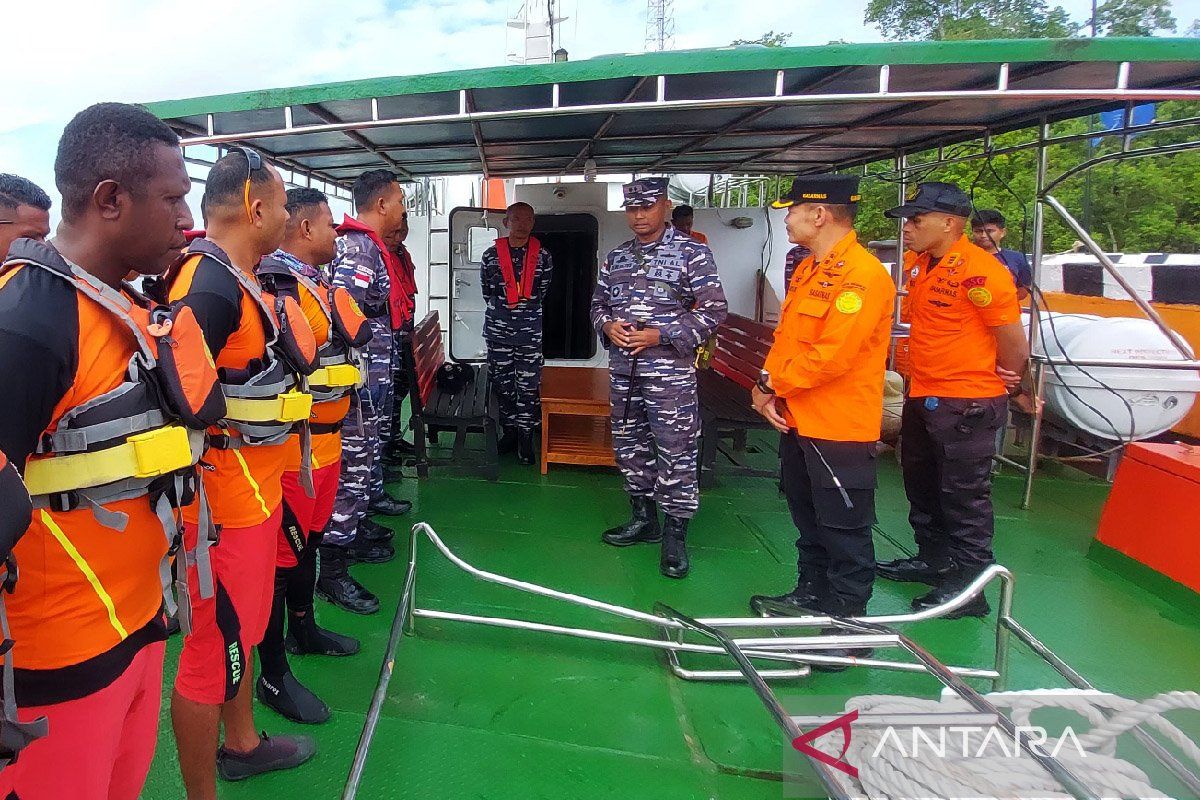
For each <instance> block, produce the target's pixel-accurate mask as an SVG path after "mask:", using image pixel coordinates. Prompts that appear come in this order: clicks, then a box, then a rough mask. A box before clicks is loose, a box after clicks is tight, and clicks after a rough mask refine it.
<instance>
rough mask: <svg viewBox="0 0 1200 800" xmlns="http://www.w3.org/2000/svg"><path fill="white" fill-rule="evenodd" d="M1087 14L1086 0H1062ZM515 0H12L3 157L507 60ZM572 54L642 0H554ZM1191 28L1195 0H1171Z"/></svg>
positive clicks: (792, 23) (752, 12) (708, 2)
mask: <svg viewBox="0 0 1200 800" xmlns="http://www.w3.org/2000/svg"><path fill="white" fill-rule="evenodd" d="M1064 4H1065V5H1066V6H1067V8H1068V10H1069V11H1070V12H1071V13H1072V14H1073V15H1074V16H1075V17H1076V18H1083V17H1085V16H1086V15H1087V13H1088V9H1089V0H1065V2H1064ZM518 5H519V2H518V0H341V2H331V0H250V1H249V2H247V1H246V0H209V2H206V3H197V2H195V0H189V2H166V1H165V0H40V2H39V1H38V0H35V1H34V2H21V3H18V2H8V3H6V4H5V8H4V11H3V19H4V23H5V32H6V33H7V34H8V36H7V37H6V42H5V62H6V70H5V72H6V77H7V78H8V80H6V82H5V86H4V91H3V92H2V93H0V171H10V172H19V173H23V174H26V175H28V176H29V177H31V178H33V179H35V180H38V181H39V182H40V183H42V184H43V185H45V186H47V187H48V188H49V186H50V185H51V184H52V181H51V180H50V176H51V165H52V162H53V153H54V143H55V141H56V140H57V138H58V134H59V132H60V131H61V128H62V125H63V124H65V122H66V121H67V120H68V119H69V118H70V116H71V115H72V114H73V113H74V112H76V111H78V110H79V109H81V108H83V107H85V106H87V105H89V104H91V103H94V102H98V101H101V100H124V101H130V102H144V101H150V100H163V99H173V98H181V97H195V96H200V95H208V94H218V93H223V92H232V91H245V90H253V89H269V88H278V87H285V86H297V85H302V84H307V83H321V82H327V81H337V80H352V79H356V78H368V77H378V76H387V75H399V74H420V73H428V72H440V71H444V70H450V69H459V68H466V67H486V66H492V65H496V64H502V63H504V59H505V53H506V29H505V20H506V19H507V18H508V16H509V15H510V14H512V13H513V12H514V11H515V10H516V7H517V6H518ZM559 5H560V7H561V8H563V9H564V11H563V12H562V13H565V14H566V15H567V16H568V17H569V20H568V21H567V22H566V23H565V25H564V26H563V39H564V42H563V44H565V46H566V47H567V49H568V50H570V52H571V57H572V58H573V59H580V58H589V57H592V56H596V55H603V54H610V53H628V52H638V51H640V50H641V48H642V43H643V39H644V32H645V19H646V17H645V8H646V4H645V2H644V0H560V3H559ZM865 5H866V0H847V1H846V2H842V3H836V4H835V3H829V2H828V0H678V2H676V3H675V9H676V10H675V14H676V47H677V48H680V49H683V48H693V47H718V46H724V45H727V44H729V43H730V42H731V41H732V40H734V39H738V38H743V39H745V38H755V37H757V36H760V35H761V34H763V33H765V32H766V31H768V30H776V31H787V32H791V33H792V40H791V44H794V45H805V44H824V43H825V42H828V41H830V40H834V39H846V40H848V41H876V40H878V39H879V38H880V36H879V33H878V31H875V30H874V29H868V28H866V27H865V26H864V25H863V23H862V18H863V10H864V8H865ZM1175 14H1176V16H1177V17H1178V19H1179V21H1180V23H1181V26H1182V27H1183V28H1186V26H1187V25H1188V24H1190V22H1191V20H1192V19H1194V18H1196V17H1198V16H1200V0H1176V1H1175Z"/></svg>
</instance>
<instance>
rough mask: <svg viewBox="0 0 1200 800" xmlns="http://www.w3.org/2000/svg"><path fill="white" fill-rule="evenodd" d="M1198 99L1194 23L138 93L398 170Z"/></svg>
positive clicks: (933, 136) (790, 165)
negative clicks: (1149, 35) (1110, 35)
mask: <svg viewBox="0 0 1200 800" xmlns="http://www.w3.org/2000/svg"><path fill="white" fill-rule="evenodd" d="M1167 99H1191V100H1197V99H1200V39H1055V40H1006V41H986V42H910V43H886V44H856V45H827V46H824V47H795V48H763V47H736V48H722V49H716V50H693V51H676V52H665V53H650V54H641V55H612V56H601V57H597V58H592V59H588V60H585V61H575V62H564V63H555V64H541V65H528V66H504V67H495V68H490V69H474V70H460V71H455V72H443V73H435V74H428V75H411V76H398V77H390V78H372V79H365V80H358V81H347V82H342V83H329V84H321V85H316V86H303V87H296V88H290V89H264V90H259V91H252V92H242V93H236V94H228V95H218V96H213V97H200V98H190V99H181V100H168V101H164V102H159V103H152V104H150V106H149V107H150V110H151V111H153V112H154V113H155V114H157V115H158V116H160V117H161V118H163V119H165V120H166V121H167V122H168V123H169V124H171V125H172V126H173V127H174V128H175V129H176V130H178V131H180V133H181V134H182V135H183V136H184V137H185V144H200V143H204V144H222V143H230V142H238V143H242V144H248V145H251V146H253V147H256V148H259V149H261V150H263V151H264V152H265V153H266V154H268V155H269V156H270V157H272V158H275V159H276V160H278V161H279V162H280V163H281V164H284V165H285V166H288V167H291V168H293V169H299V170H301V171H304V172H308V173H311V174H312V175H314V176H315V177H318V178H321V179H323V180H327V181H331V182H333V183H337V184H341V185H346V184H347V183H349V182H350V181H352V180H353V179H354V177H355V176H356V175H357V174H358V173H359V172H361V171H363V170H366V169H373V168H377V167H388V168H392V169H395V170H397V171H399V172H401V173H402V174H404V175H407V176H411V177H419V176H432V175H454V174H470V173H485V174H487V175H490V176H493V177H512V176H520V175H556V174H577V173H580V172H583V171H584V166H585V163H587V164H589V165H590V164H591V163H594V165H595V168H596V170H597V171H599V172H609V173H618V172H619V173H625V172H699V173H707V172H722V173H723V172H734V173H738V172H742V173H774V172H792V173H794V172H803V171H815V170H824V169H830V168H839V167H847V166H853V165H857V164H862V163H866V162H869V161H874V160H877V159H879V158H884V157H891V156H892V155H894V154H896V153H898V152H900V151H907V152H912V151H914V150H916V149H920V148H927V147H931V146H936V145H938V144H948V143H953V142H957V141H963V140H967V139H971V138H975V137H978V136H980V135H981V134H983V133H985V132H992V133H998V132H1002V131H1006V130H1012V129H1015V128H1019V127H1024V126H1028V125H1030V124H1034V123H1036V122H1037V121H1038V120H1039V119H1041V118H1043V117H1045V118H1049V119H1062V118H1066V117H1072V116H1081V115H1085V114H1090V113H1095V112H1097V111H1101V110H1105V109H1109V108H1116V107H1121V106H1123V105H1125V104H1127V103H1132V102H1141V101H1148V100H1167Z"/></svg>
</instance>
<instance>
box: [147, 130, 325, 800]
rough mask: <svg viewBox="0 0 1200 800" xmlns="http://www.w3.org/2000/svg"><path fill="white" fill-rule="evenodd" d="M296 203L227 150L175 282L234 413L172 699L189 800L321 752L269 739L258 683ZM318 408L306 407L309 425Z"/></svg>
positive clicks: (258, 162) (217, 455) (190, 522)
mask: <svg viewBox="0 0 1200 800" xmlns="http://www.w3.org/2000/svg"><path fill="white" fill-rule="evenodd" d="M285 204H286V197H285V194H284V187H283V181H282V180H281V179H280V177H279V174H278V173H277V172H276V171H275V170H274V169H273V168H272V167H271V166H270V165H269V164H266V163H264V162H263V161H262V159H261V157H260V156H259V155H258V154H257V153H256V152H254V151H252V150H244V149H239V150H237V151H234V152H232V153H229V154H227V155H225V156H224V157H222V158H221V159H220V160H218V161H217V163H216V164H215V165H213V168H212V169H211V170H210V171H209V173H208V179H207V181H206V184H205V191H204V198H203V200H202V201H201V208H202V210H203V212H204V216H205V222H206V228H207V231H206V235H205V237H204V238H199V239H196V240H195V241H193V242H192V244H191V246H190V247H189V248H188V257H187V258H186V259H185V260H184V261H183V262H182V264H181V265H180V267H179V268H177V269H176V270H173V271H172V274H171V276H170V277H169V281H170V297H171V299H172V300H173V301H176V300H177V301H180V302H182V303H183V304H185V305H187V306H189V307H191V308H192V309H193V311H194V312H195V314H196V318H197V319H198V320H199V322H200V325H201V327H202V328H203V329H204V338H205V340H206V341H207V342H208V347H209V350H211V351H212V353H213V357H214V359H215V361H216V364H217V367H218V368H219V369H220V371H221V376H222V391H223V392H224V394H225V396H226V402H227V404H228V406H229V408H228V411H227V416H226V418H225V420H223V421H222V426H221V427H220V428H215V429H212V430H211V431H210V436H209V447H208V450H207V451H206V452H205V454H204V463H205V464H208V465H209V466H210V467H211V469H209V470H208V471H206V473H205V476H204V479H205V484H206V486H207V491H208V496H209V498H210V499H211V501H212V519H213V522H214V523H215V524H217V525H219V526H221V533H220V540H219V541H218V543H217V544H215V545H214V546H213V548H212V551H211V554H212V571H213V576H214V579H215V582H216V596H215V597H214V598H213V599H210V600H203V599H201V598H199V597H195V596H194V597H193V599H192V612H193V630H192V633H191V635H189V636H187V637H186V638H185V639H184V642H183V652H182V653H181V655H180V659H179V673H178V675H177V676H176V679H175V692H174V694H173V696H172V698H171V721H172V724H173V725H174V729H175V739H176V743H177V745H178V747H179V766H180V770H181V772H182V773H183V782H184V788H185V789H186V791H187V796H188V800H215V798H216V778H215V774H214V772H215V770H214V767H215V768H216V770H219V771H220V773H221V776H222V777H223V778H225V779H226V780H240V779H242V778H247V777H250V776H252V775H257V774H260V773H262V772H267V771H270V770H275V769H287V768H291V767H295V766H298V765H299V764H302V763H304V762H305V761H307V760H308V759H309V758H310V757H312V755H313V753H314V752H315V751H316V745H315V744H314V742H313V741H312V739H310V738H309V737H305V736H294V737H293V736H272V737H260V736H259V733H258V728H257V727H255V725H254V715H253V711H252V709H251V701H252V699H253V691H252V689H251V687H252V686H253V683H254V682H253V681H252V680H247V678H249V677H250V676H251V675H252V674H253V661H252V658H251V651H252V648H253V647H255V646H256V645H257V644H258V643H259V642H260V641H262V637H263V633H264V631H265V629H266V626H267V620H268V618H269V616H270V611H271V598H272V588H273V586H274V578H275V554H276V549H277V546H278V541H279V529H280V520H281V516H282V515H281V506H282V499H283V498H282V495H283V489H282V478H283V471H284V467H285V465H286V462H287V454H288V447H287V439H288V436H289V435H290V433H291V430H292V427H293V424H294V422H295V421H296V420H292V421H288V420H286V419H278V418H277V417H273V415H272V414H270V413H265V412H264V413H257V412H258V406H257V404H260V403H261V404H264V405H273V406H275V407H277V408H282V407H283V404H284V403H285V402H294V401H293V400H292V398H293V397H294V395H293V394H289V391H290V390H291V389H292V388H293V387H294V379H293V378H292V376H293V375H294V372H293V371H292V369H291V368H290V367H288V366H286V365H282V364H281V359H280V358H279V357H278V356H277V355H276V353H275V352H274V350H273V348H272V346H271V345H272V344H274V343H276V342H277V341H278V340H279V336H278V324H279V322H278V320H277V318H276V316H275V315H274V313H273V309H272V307H271V306H270V305H268V302H269V301H267V300H265V299H263V298H262V297H261V294H260V287H259V284H258V281H257V280H256V278H255V276H254V268H255V266H256V265H257V264H258V262H259V261H260V260H261V259H262V257H263V256H265V255H267V254H269V253H271V252H273V251H274V250H275V248H277V247H278V246H279V243H280V242H281V241H282V240H283V233H284V228H285V226H286V224H287V220H288V213H287V209H286V207H285ZM309 336H310V337H311V332H309ZM285 394H286V395H288V397H286V398H285V397H284V395H285ZM249 398H254V399H249ZM308 411H309V408H308V407H304V408H303V409H302V417H301V418H304V419H306V418H307V417H308ZM189 511H190V512H191V513H190V514H185V517H184V519H185V523H186V524H185V539H188V538H190V539H194V538H195V537H196V536H197V535H198V531H197V522H198V520H197V517H196V513H195V509H194V508H192V509H189ZM222 723H223V725H224V728H225V741H224V746H223V747H221V748H220V752H219V753H218V750H217V736H218V725H219V724H222Z"/></svg>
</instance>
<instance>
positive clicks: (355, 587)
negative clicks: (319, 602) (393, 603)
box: [317, 544, 379, 614]
mask: <svg viewBox="0 0 1200 800" xmlns="http://www.w3.org/2000/svg"><path fill="white" fill-rule="evenodd" d="M348 559H349V553H348V552H347V549H346V548H345V547H338V546H336V545H328V544H326V545H321V573H320V576H319V577H318V578H317V594H318V595H319V596H320V597H321V598H322V599H324V600H328V601H329V602H330V603H333V604H334V605H335V606H340V607H341V608H344V609H346V610H347V611H350V612H352V613H354V614H374V613H375V612H376V611H378V610H379V598H378V597H376V596H375V595H373V594H371V593H370V592H369V591H367V589H366V587H364V586H363V585H362V584H361V583H359V582H358V581H356V580H354V578H353V577H351V575H350V572H349V571H348V570H347V569H346V566H347V563H348Z"/></svg>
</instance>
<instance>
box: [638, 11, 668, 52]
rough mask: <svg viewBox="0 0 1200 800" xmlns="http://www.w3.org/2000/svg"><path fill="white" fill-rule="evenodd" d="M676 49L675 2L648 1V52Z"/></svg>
mask: <svg viewBox="0 0 1200 800" xmlns="http://www.w3.org/2000/svg"><path fill="white" fill-rule="evenodd" d="M674 47H675V0H646V47H645V49H646V52H648V53H653V52H658V51H660V50H671V49H673V48H674Z"/></svg>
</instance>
